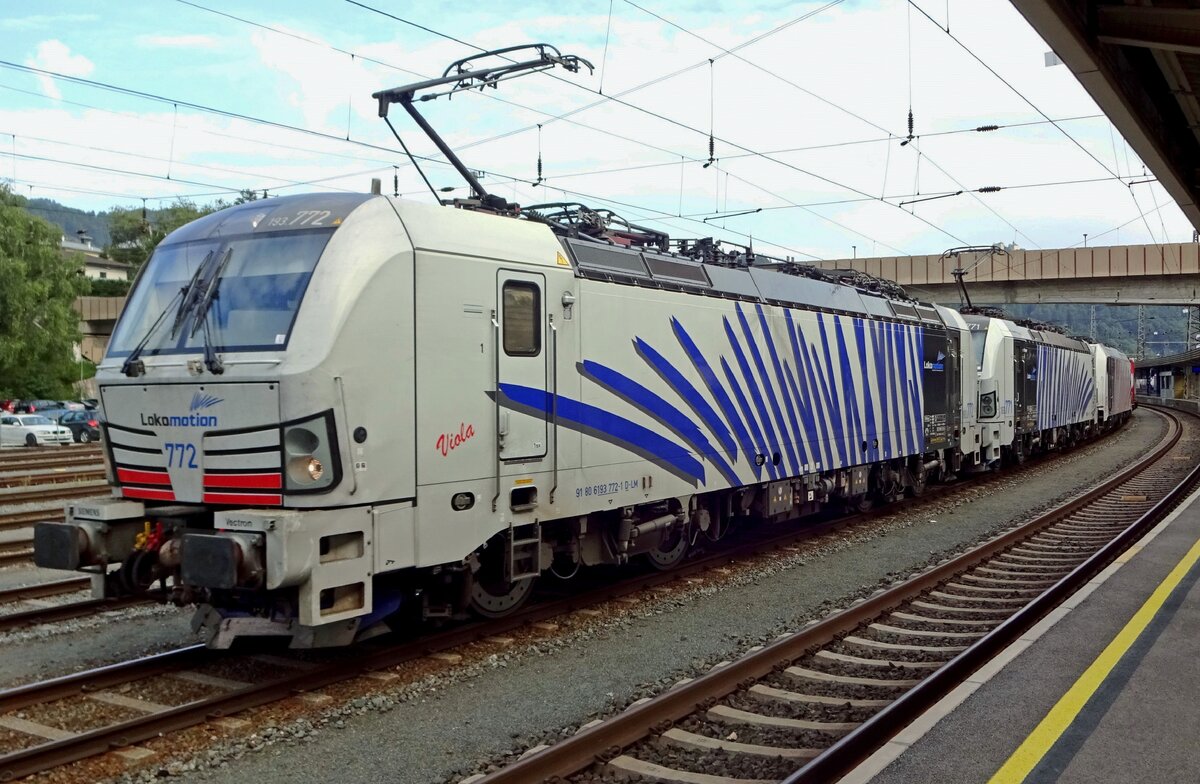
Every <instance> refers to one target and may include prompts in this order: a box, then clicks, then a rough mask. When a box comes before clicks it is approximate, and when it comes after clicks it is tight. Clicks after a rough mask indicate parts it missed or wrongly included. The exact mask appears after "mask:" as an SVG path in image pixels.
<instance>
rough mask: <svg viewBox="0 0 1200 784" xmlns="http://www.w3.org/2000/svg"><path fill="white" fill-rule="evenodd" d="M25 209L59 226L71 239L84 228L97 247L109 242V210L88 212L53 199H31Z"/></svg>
mask: <svg viewBox="0 0 1200 784" xmlns="http://www.w3.org/2000/svg"><path fill="white" fill-rule="evenodd" d="M25 209H27V210H29V211H30V212H32V213H33V214H34V215H36V216H38V217H39V218H44V219H45V220H48V221H50V222H51V223H53V224H55V225H57V226H59V227H60V228H61V229H62V233H63V234H64V235H66V236H67V237H69V238H71V239H74V238H75V233H76V232H77V231H79V230H80V229H83V230H84V231H85V232H87V234H88V236H90V237H91V238H92V244H93V245H95V246H96V247H97V248H103V247H104V246H105V245H107V244H108V213H107V212H86V211H84V210H80V209H76V208H74V207H68V206H66V205H65V204H59V203H58V202H56V201H54V200H53V199H30V200H29V201H28V202H27V203H26V204H25Z"/></svg>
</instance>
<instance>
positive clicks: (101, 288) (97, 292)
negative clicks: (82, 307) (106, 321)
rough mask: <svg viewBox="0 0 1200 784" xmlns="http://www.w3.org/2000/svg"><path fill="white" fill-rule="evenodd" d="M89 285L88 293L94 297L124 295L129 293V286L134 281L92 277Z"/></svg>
mask: <svg viewBox="0 0 1200 784" xmlns="http://www.w3.org/2000/svg"><path fill="white" fill-rule="evenodd" d="M88 285H89V291H88V294H90V295H91V296H93V297H124V296H125V295H126V294H128V293H129V287H130V286H131V285H133V281H129V280H115V279H112V278H108V279H101V278H90V279H89V280H88Z"/></svg>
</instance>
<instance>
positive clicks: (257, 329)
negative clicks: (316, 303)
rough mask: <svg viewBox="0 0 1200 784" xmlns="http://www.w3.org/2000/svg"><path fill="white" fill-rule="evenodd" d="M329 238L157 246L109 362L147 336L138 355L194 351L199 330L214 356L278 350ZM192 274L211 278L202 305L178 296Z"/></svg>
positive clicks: (316, 234)
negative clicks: (223, 352) (210, 286)
mask: <svg viewBox="0 0 1200 784" xmlns="http://www.w3.org/2000/svg"><path fill="white" fill-rule="evenodd" d="M332 234H333V229H332V228H330V229H314V230H303V231H297V230H292V231H287V232H279V233H256V234H241V235H232V236H227V237H207V238H204V239H199V240H194V241H192V242H178V243H172V244H170V245H160V246H159V247H158V248H157V249H156V250H155V251H154V255H153V256H152V257H151V258H150V260H149V261H147V262H146V264H147V268H146V270H145V272H144V273H143V274H142V275H141V277H140V279H139V280H138V283H137V285H136V287H135V288H134V290H133V293H132V294H131V295H130V298H129V302H128V303H127V304H126V305H125V310H124V311H123V312H122V313H121V318H120V320H119V321H118V322H117V327H116V330H115V331H114V332H113V337H112V341H111V343H110V345H109V351H108V354H109V356H116V357H120V356H128V355H129V354H130V353H131V352H132V351H133V350H134V349H135V348H136V347H137V346H138V344H139V343H141V342H142V341H143V340H145V339H146V337H147V333H150V331H151V330H153V333H152V334H150V337H149V340H147V342H146V345H145V347H144V348H143V349H142V350H141V352H140V353H141V354H143V355H145V354H183V353H194V352H200V351H202V350H203V349H204V339H205V332H206V331H207V333H208V340H209V345H210V348H211V349H213V350H215V351H268V350H270V351H279V350H282V349H284V348H286V347H287V343H288V339H289V338H290V336H291V331H292V324H293V322H294V321H295V319H296V311H297V310H298V309H299V308H300V301H301V300H302V299H303V298H304V292H305V290H306V289H307V288H308V281H309V279H310V278H311V277H312V273H313V269H314V268H315V267H316V265H317V259H319V258H320V256H321V253H322V251H324V249H325V244H326V243H327V242H329V237H330V236H331V235H332ZM218 261H219V263H217V262H218ZM202 266H204V267H206V269H205V270H203V271H201V270H200V268H201V267H202ZM198 272H199V273H200V278H201V279H203V282H204V283H205V284H207V283H208V282H209V281H208V280H207V278H208V276H215V278H214V279H213V280H212V281H211V282H212V283H213V284H214V285H213V287H212V290H211V296H210V297H208V298H207V300H208V301H207V302H204V301H202V300H200V299H198V298H195V297H192V298H188V297H184V296H181V291H183V290H185V289H187V288H188V287H189V284H190V283H192V282H193V278H194V277H195V276H196V275H197V273H198ZM193 288H195V287H193ZM205 304H207V307H203V305H205ZM181 308H183V311H182V312H181V311H180V309H181ZM156 322H157V326H155V324H156Z"/></svg>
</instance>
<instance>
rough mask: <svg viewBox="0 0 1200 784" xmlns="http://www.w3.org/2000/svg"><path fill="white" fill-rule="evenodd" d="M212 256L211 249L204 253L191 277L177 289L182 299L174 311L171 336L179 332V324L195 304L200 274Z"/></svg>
mask: <svg viewBox="0 0 1200 784" xmlns="http://www.w3.org/2000/svg"><path fill="white" fill-rule="evenodd" d="M212 257H213V251H211V250H210V251H209V252H208V253H206V254H204V258H203V259H202V260H201V261H200V264H199V265H198V266H197V267H196V271H195V272H193V273H192V279H191V280H189V281H188V284H187V285H186V286H184V287H183V288H182V289H180V291H179V293H180V294H181V295H183V301H182V302H181V303H179V311H178V312H176V313H175V323H174V324H173V325H172V326H171V337H172V338H174V337H175V336H176V335H178V334H179V326H180V325H181V324H183V322H184V319H186V318H187V314H188V313H189V312H190V311H191V309H192V306H193V305H195V304H196V296H197V295H198V294H199V293H200V276H201V275H202V274H203V273H204V269H205V268H206V267H207V266H208V262H209V261H211V260H212Z"/></svg>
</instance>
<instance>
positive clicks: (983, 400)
mask: <svg viewBox="0 0 1200 784" xmlns="http://www.w3.org/2000/svg"><path fill="white" fill-rule="evenodd" d="M994 416H996V393H995V392H988V393H987V394H986V395H980V396H979V418H980V419H991V418H992V417H994Z"/></svg>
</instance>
